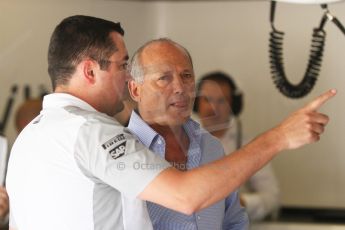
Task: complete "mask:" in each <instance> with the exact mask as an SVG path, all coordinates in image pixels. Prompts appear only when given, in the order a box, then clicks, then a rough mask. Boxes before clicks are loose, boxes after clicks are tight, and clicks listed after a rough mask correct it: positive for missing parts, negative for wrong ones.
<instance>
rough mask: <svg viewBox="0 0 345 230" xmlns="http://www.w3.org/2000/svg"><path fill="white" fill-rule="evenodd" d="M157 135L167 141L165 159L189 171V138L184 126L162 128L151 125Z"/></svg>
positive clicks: (176, 166) (180, 168) (178, 167)
mask: <svg viewBox="0 0 345 230" xmlns="http://www.w3.org/2000/svg"><path fill="white" fill-rule="evenodd" d="M150 126H151V128H153V129H154V130H155V131H156V132H157V133H159V134H160V135H161V136H162V137H163V138H164V140H165V159H166V160H167V161H168V162H170V163H172V165H173V166H174V167H175V168H177V169H179V170H182V171H185V170H186V169H187V166H186V164H187V159H188V148H189V137H188V135H187V133H186V132H185V130H184V129H183V126H182V125H179V126H174V127H171V126H162V125H158V124H151V125H150Z"/></svg>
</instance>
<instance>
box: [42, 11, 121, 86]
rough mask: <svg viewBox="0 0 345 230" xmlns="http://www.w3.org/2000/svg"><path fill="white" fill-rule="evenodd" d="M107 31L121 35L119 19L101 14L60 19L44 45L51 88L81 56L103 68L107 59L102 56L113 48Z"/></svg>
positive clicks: (65, 80) (67, 75)
mask: <svg viewBox="0 0 345 230" xmlns="http://www.w3.org/2000/svg"><path fill="white" fill-rule="evenodd" d="M111 32H117V33H119V34H121V35H122V36H123V35H124V30H123V29H122V27H121V25H120V23H115V22H111V21H107V20H104V19H101V18H95V17H91V16H83V15H75V16H71V17H68V18H65V19H64V20H62V21H61V23H60V24H59V25H57V26H56V28H55V30H54V32H53V34H52V36H51V39H50V44H49V49H48V73H49V76H50V78H51V82H52V85H53V89H55V88H56V86H57V85H60V84H62V85H63V84H67V83H68V81H69V79H70V77H71V75H72V74H73V73H74V72H75V68H76V66H77V65H78V64H79V63H80V62H81V61H82V60H83V59H84V58H91V59H93V60H95V61H97V62H98V63H99V64H100V66H101V68H102V69H107V68H108V65H109V62H105V61H104V60H107V59H108V58H109V57H110V56H111V55H112V54H113V53H114V52H116V50H117V48H116V44H114V42H113V40H112V39H111V37H110V33H111Z"/></svg>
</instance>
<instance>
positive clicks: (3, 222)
mask: <svg viewBox="0 0 345 230" xmlns="http://www.w3.org/2000/svg"><path fill="white" fill-rule="evenodd" d="M8 211H9V202H8V195H7V192H6V189H5V188H4V187H3V186H0V229H1V230H2V229H8Z"/></svg>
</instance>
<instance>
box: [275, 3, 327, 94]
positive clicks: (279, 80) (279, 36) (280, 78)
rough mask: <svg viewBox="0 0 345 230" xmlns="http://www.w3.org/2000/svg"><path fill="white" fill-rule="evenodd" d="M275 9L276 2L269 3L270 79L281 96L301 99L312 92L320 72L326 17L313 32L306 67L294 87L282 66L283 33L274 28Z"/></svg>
mask: <svg viewBox="0 0 345 230" xmlns="http://www.w3.org/2000/svg"><path fill="white" fill-rule="evenodd" d="M275 7H276V2H275V1H271V13H270V21H271V27H272V31H271V32H270V39H269V53H270V66H271V74H272V78H273V81H274V83H275V85H276V86H277V88H278V89H279V91H280V92H281V93H282V94H284V95H285V96H287V97H290V98H301V97H303V96H305V95H307V94H308V93H309V92H310V91H311V90H312V88H313V87H314V85H315V82H316V80H317V77H318V75H319V72H320V68H321V63H322V56H323V51H324V46H325V40H326V32H325V31H324V30H323V27H324V25H325V23H326V21H327V16H326V15H324V16H323V17H322V20H321V23H320V26H319V27H318V28H314V30H313V35H312V36H313V38H312V44H311V50H310V55H309V62H308V66H307V69H306V71H305V74H304V77H303V79H302V81H301V82H300V83H298V84H296V85H295V84H292V83H290V82H289V80H288V79H287V77H286V74H285V69H284V64H283V39H284V32H281V31H278V30H276V29H275V27H274V13H275Z"/></svg>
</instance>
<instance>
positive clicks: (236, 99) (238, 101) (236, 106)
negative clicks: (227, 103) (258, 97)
mask: <svg viewBox="0 0 345 230" xmlns="http://www.w3.org/2000/svg"><path fill="white" fill-rule="evenodd" d="M242 107H243V94H242V93H235V94H234V95H232V106H231V110H232V113H233V114H234V116H236V117H237V116H238V115H240V113H241V112H242Z"/></svg>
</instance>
